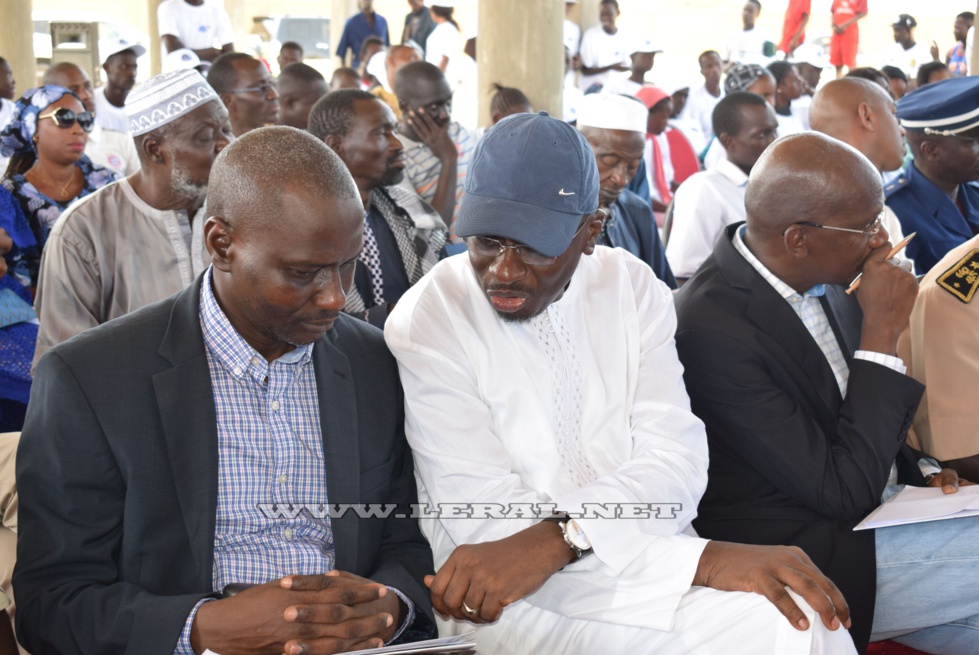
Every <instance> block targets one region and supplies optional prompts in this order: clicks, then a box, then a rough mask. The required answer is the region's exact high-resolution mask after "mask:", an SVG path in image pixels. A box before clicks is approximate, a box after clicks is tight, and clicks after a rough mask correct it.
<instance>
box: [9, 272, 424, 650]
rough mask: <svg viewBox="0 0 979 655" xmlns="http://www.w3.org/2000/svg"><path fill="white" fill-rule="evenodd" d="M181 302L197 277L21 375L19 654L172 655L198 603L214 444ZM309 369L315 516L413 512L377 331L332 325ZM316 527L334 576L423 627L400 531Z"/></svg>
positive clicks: (189, 319) (364, 523)
mask: <svg viewBox="0 0 979 655" xmlns="http://www.w3.org/2000/svg"><path fill="white" fill-rule="evenodd" d="M199 302H200V279H198V282H197V283H195V284H194V285H192V286H191V287H190V288H188V289H186V290H185V291H183V292H181V293H180V294H178V295H176V296H174V297H172V298H169V299H167V300H164V301H161V302H159V303H156V304H154V305H150V306H148V307H145V308H143V309H141V310H139V311H137V312H134V313H133V314H130V315H128V316H125V317H123V318H120V319H118V320H115V321H111V322H109V323H106V324H104V325H102V326H99V327H97V328H94V329H92V330H89V331H87V332H85V333H83V334H81V335H79V336H77V337H75V338H73V339H71V340H69V341H67V342H65V343H64V344H62V345H60V346H58V347H56V348H54V349H53V350H51V351H50V352H49V353H48V354H47V355H45V356H44V357H43V358H42V359H41V361H40V363H39V365H38V369H37V374H36V377H35V380H34V387H33V390H32V395H31V402H30V405H29V409H28V416H27V420H26V423H25V426H24V431H23V435H22V438H21V443H20V451H19V453H18V461H17V477H18V487H19V492H20V503H21V505H20V534H19V544H18V561H17V567H16V570H15V573H14V584H15V585H16V588H17V601H18V610H17V627H18V634H19V638H20V640H21V642H22V643H23V644H24V646H25V647H26V648H28V649H29V650H30V651H32V652H34V653H52V652H57V653H64V654H67V653H85V654H87V655H90V654H92V653H109V652H111V653H132V654H133V655H135V654H140V655H149V654H153V653H160V654H164V653H172V652H173V649H174V646H175V644H176V642H177V639H178V637H179V635H180V632H181V629H182V627H183V625H184V622H185V620H186V618H187V616H188V614H189V612H190V611H191V609H192V608H193V607H194V605H195V604H196V603H197V602H198V601H199V600H200V599H201V598H203V597H205V596H207V595H209V594H211V593H212V588H211V587H212V564H213V544H214V530H215V515H216V506H217V487H218V444H217V427H216V425H217V424H216V419H215V408H214V398H213V391H212V387H211V379H210V374H209V371H208V364H207V356H206V354H205V347H204V342H203V335H202V332H201V327H200V320H199ZM313 360H314V365H315V370H316V376H317V380H318V391H319V405H320V413H321V417H322V418H321V420H322V432H323V443H324V454H325V461H326V471H325V473H326V479H327V493H328V496H329V501H330V503H331V504H334V503H380V502H383V503H393V504H397V505H399V506H401V505H407V504H409V503H414V502H416V490H415V481H414V472H413V465H412V460H411V453H410V451H409V449H408V446H407V443H406V441H405V438H404V428H403V424H404V410H403V396H402V391H401V385H400V382H399V379H398V372H397V365H396V364H395V360H394V358H393V357H392V356H391V354H390V353H389V352H388V350H387V348H386V346H385V345H384V340H383V337H382V335H381V332H380V331H378V330H377V329H375V328H373V327H371V326H369V325H366V324H364V323H361V322H359V321H356V320H354V319H351V318H349V317H346V316H341V317H340V318H339V319H338V321H337V323H336V325H335V327H334V328H333V330H331V331H330V332H329V333H328V334H327V335H325V336H324V337H323V338H322V339H321V340H320V341H319V342H318V343H317V344H316V346H315V348H314V350H313ZM399 511H401V510H400V508H399ZM404 511H407V510H404ZM332 527H333V534H334V542H335V548H336V567H337V568H338V569H341V570H346V571H350V572H352V573H355V574H357V575H361V576H364V577H367V578H370V579H372V580H375V581H377V582H381V583H383V584H387V585H390V586H393V587H395V588H397V589H399V590H401V591H402V592H404V593H405V594H406V595H407V596H409V597H410V598H411V599H412V600H413V602H414V603H415V605H416V607H417V608H418V610H419V611H421V612H424V613H425V614H426V615H428V616H429V618H431V617H432V614H431V603H430V596H429V593H428V590H427V589H426V588H425V586H424V584H423V582H422V579H423V577H424V576H425V575H426V574H429V573H431V572H432V570H433V564H432V553H431V549H430V547H429V545H428V543H427V541H426V540H425V538H424V537H423V536H422V534H421V532H420V531H419V529H418V526H417V521H415V520H412V519H395V518H387V519H378V518H359V517H358V516H357V515H356V514H355V513H354V512H348V513H347V514H345V515H344V516H343V517H342V518H337V519H333V521H332Z"/></svg>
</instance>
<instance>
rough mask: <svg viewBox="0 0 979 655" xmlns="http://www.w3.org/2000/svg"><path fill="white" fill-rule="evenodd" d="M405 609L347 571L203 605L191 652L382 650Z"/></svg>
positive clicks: (285, 581)
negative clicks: (379, 648)
mask: <svg viewBox="0 0 979 655" xmlns="http://www.w3.org/2000/svg"><path fill="white" fill-rule="evenodd" d="M402 607H403V605H402V602H401V600H400V599H399V598H398V596H397V594H395V593H392V592H391V591H390V590H389V589H388V588H387V587H385V586H384V585H382V584H379V583H376V582H372V581H371V580H367V579H365V578H361V577H359V576H356V575H353V574H352V573H346V572H343V571H331V572H329V573H326V574H324V575H292V576H287V577H285V578H282V579H280V580H273V581H272V582H268V583H266V584H263V585H258V586H255V587H251V588H249V589H245V590H244V591H242V592H240V593H238V594H236V595H234V596H232V597H230V598H226V599H222V600H216V601H210V602H206V603H204V604H203V605H201V606H200V608H199V609H198V611H197V615H196V616H195V617H194V624H193V627H192V629H191V639H190V641H191V646H192V647H193V649H194V652H196V653H201V652H203V651H204V649H205V648H210V649H211V650H213V651H214V652H216V653H220V655H252V654H255V655H258V654H263V655H265V654H268V653H285V654H286V655H299V654H300V653H302V654H303V655H329V654H333V653H342V652H346V651H349V650H359V649H364V648H378V647H380V646H383V645H384V643H385V642H386V641H388V640H389V639H390V638H391V637H392V636H394V632H395V630H396V629H397V626H398V625H399V622H400V620H401V616H402V611H403V610H402Z"/></svg>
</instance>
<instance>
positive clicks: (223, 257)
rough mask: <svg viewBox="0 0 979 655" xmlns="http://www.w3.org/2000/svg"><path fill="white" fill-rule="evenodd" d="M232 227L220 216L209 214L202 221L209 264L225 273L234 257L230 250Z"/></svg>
mask: <svg viewBox="0 0 979 655" xmlns="http://www.w3.org/2000/svg"><path fill="white" fill-rule="evenodd" d="M232 231H233V230H232V228H231V226H230V225H228V223H227V222H226V221H225V220H224V219H223V218H221V217H220V216H211V217H210V218H208V219H207V221H206V222H205V223H204V246H205V247H206V248H207V252H208V253H210V255H211V264H212V265H213V266H214V268H216V269H218V270H219V271H223V272H225V273H227V272H228V271H229V270H230V268H231V261H232V259H233V258H234V255H233V253H232V252H231V240H232V239H231V237H232Z"/></svg>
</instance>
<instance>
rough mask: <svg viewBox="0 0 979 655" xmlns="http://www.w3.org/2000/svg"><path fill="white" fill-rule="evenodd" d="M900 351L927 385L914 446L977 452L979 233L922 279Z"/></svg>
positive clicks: (947, 452) (949, 454) (958, 454)
mask: <svg viewBox="0 0 979 655" xmlns="http://www.w3.org/2000/svg"><path fill="white" fill-rule="evenodd" d="M898 354H899V355H900V357H901V359H903V360H904V362H905V363H906V364H907V367H908V374H909V375H911V376H913V377H914V378H915V379H916V380H918V381H919V382H922V383H923V384H924V385H925V387H926V388H925V395H924V398H923V399H922V401H921V404H920V405H918V413H917V415H916V416H915V419H914V435H912V436H910V437H909V439H910V440H912V441H913V440H914V439H915V438H916V439H917V443H912V445H913V446H914V447H916V448H919V449H920V450H923V451H924V452H926V453H928V454H929V455H933V456H934V457H937V458H938V459H940V460H952V459H960V458H963V457H970V456H972V455H976V454H979V402H977V398H979V236H976V237H973V238H971V239H969V240H968V241H967V242H965V243H963V244H962V245H960V246H958V247H957V248H954V249H952V250H951V251H950V252H949V253H948V254H947V255H945V257H944V258H943V259H942V260H941V261H940V262H938V265H937V266H935V267H934V268H932V270H931V271H930V272H929V273H928V275H926V276H925V277H924V279H923V280H922V281H921V285H920V287H919V290H918V298H917V299H916V300H915V304H914V310H913V311H912V312H911V322H910V326H909V328H908V329H907V330H905V332H904V334H903V335H902V336H901V342H900V346H899V353H898Z"/></svg>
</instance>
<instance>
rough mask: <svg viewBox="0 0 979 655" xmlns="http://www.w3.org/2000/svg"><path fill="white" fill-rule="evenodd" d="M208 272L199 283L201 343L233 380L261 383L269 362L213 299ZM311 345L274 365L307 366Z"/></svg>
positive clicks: (208, 270)
mask: <svg viewBox="0 0 979 655" xmlns="http://www.w3.org/2000/svg"><path fill="white" fill-rule="evenodd" d="M211 272H212V269H211V268H210V267H209V268H208V269H207V271H206V272H205V273H204V279H203V281H202V282H201V306H200V314H201V330H202V331H203V333H204V344H205V345H206V346H207V349H208V350H209V351H210V352H211V354H212V355H213V356H214V358H215V359H216V360H217V361H218V362H220V363H221V365H222V366H223V367H224V368H225V369H227V371H228V373H230V374H231V375H232V376H234V377H236V378H239V379H241V378H244V377H245V376H246V375H251V376H252V377H254V378H256V379H259V380H261V379H262V378H264V377H265V376H266V375H267V374H268V368H269V364H270V363H269V362H267V361H265V358H264V357H262V356H261V355H260V354H259V353H258V351H257V350H255V349H254V348H252V347H251V346H250V345H249V344H248V342H247V341H245V340H244V339H243V338H242V336H241V335H240V334H238V331H237V330H235V328H234V326H232V325H231V321H229V320H228V317H227V315H226V314H225V313H224V310H222V309H221V306H220V305H219V304H218V301H217V298H215V297H214V288H213V287H212V282H211V278H212V276H211ZM313 345H314V344H307V345H305V346H300V347H297V348H295V349H294V350H292V351H290V352H288V353H286V354H285V355H282V356H281V357H279V358H278V359H277V360H275V361H277V362H281V363H282V364H298V365H299V367H300V368H301V367H303V366H305V365H306V364H308V363H309V361H310V360H311V359H312V355H313Z"/></svg>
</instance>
